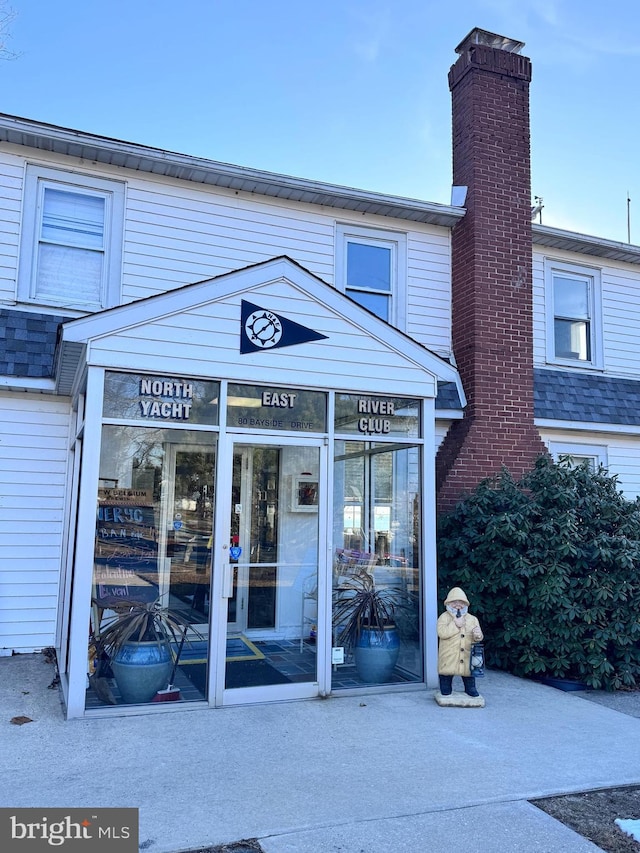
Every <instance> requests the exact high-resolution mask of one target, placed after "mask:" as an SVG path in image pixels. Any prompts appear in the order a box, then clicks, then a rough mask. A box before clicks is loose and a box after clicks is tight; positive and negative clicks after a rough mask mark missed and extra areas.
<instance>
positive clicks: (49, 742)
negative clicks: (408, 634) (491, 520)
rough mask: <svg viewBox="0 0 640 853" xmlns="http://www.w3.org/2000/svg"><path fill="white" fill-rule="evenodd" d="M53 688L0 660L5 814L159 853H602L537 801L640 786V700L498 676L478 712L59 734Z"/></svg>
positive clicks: (400, 710)
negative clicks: (134, 841) (78, 814)
mask: <svg viewBox="0 0 640 853" xmlns="http://www.w3.org/2000/svg"><path fill="white" fill-rule="evenodd" d="M52 678H53V667H52V666H51V665H48V664H46V663H45V661H44V658H43V657H42V656H41V655H21V656H15V657H11V658H0V711H1V713H0V726H1V727H2V741H1V744H2V745H1V748H0V754H1V755H2V767H3V771H4V772H3V773H2V776H1V781H0V805H2V806H12V807H25V806H36V807H37V806H42V807H46V806H60V807H68V808H70V807H81V806H87V807H91V806H94V807H106V806H111V807H114V806H133V807H138V808H139V809H140V842H141V849H144V850H149V851H151V853H174V851H182V850H189V849H191V848H196V847H206V846H208V845H213V844H220V843H223V842H232V841H237V840H239V839H243V838H255V837H257V838H258V839H259V841H260V843H261V845H262V847H263V848H264V850H265V851H267V853H307V851H308V853H311V851H313V853H318V851H322V853H333V852H334V851H339V853H404V851H407V853H409V851H411V853H416V851H440V850H446V849H449V848H451V847H452V846H453V847H458V846H463V848H464V850H465V853H475V852H476V851H477V853H493V851H500V853H518V851H523V853H524V851H527V853H529V851H532V850H535V851H549V853H552V851H553V853H557V851H558V850H563V851H567V853H572V852H573V851H576V853H578V851H597V850H598V849H599V848H597V847H595V845H593V844H591V843H590V842H588V841H586V840H585V839H583V838H582V837H581V836H579V835H577V834H576V833H574V832H573V831H571V830H569V829H568V828H566V827H565V826H563V825H562V824H560V823H558V822H557V821H554V820H553V819H552V818H551V817H549V816H548V815H546V814H544V813H543V812H541V811H540V810H538V809H537V808H535V806H532V805H530V804H529V803H528V802H527V800H529V799H531V798H535V797H541V796H548V795H554V794H559V793H565V792H570V791H581V790H586V789H590V788H599V787H608V786H617V785H625V784H640V720H639V719H638V718H637V716H633V714H635V713H637V714H638V715H640V694H628V693H627V694H616V695H615V696H614V697H611V698H610V700H607V698H606V694H601V693H593V694H580V693H563V692H561V691H558V690H555V689H554V688H552V687H545V686H542V685H540V684H536V683H534V682H530V681H525V680H521V679H518V678H515V677H513V676H509V675H506V674H504V673H499V672H489V673H488V674H487V677H486V678H485V679H484V680H483V682H480V686H481V688H482V694H483V695H484V697H485V699H486V707H485V708H484V709H460V708H440V707H439V706H438V705H436V703H435V702H434V700H433V692H432V691H429V690H425V691H420V692H406V693H393V694H376V695H368V696H363V697H354V696H349V697H346V696H345V697H341V698H340V697H337V698H332V699H329V700H326V701H321V700H317V701H306V702H291V703H283V704H275V705H262V706H257V705H256V706H248V707H240V708H231V709H225V710H205V709H198V710H191V711H188V710H185V711H178V712H172V713H160V714H156V715H147V716H138V717H124V718H103V719H94V720H86V721H85V720H83V721H78V720H76V721H71V722H65V721H64V720H63V715H62V709H61V705H60V697H59V694H58V692H57V690H48V689H47V686H48V684H49V683H50V682H51V679H52ZM587 695H588V696H589V698H588V699H586V698H585V697H586V696H587ZM625 697H626V699H627V700H628V701H626V705H625ZM590 700H593V701H590ZM607 701H610V703H612V704H617V705H618V707H619V709H618V710H615V709H614V708H611V707H607V705H606V704H601V702H607ZM620 706H622V707H620ZM18 715H25V716H28V717H31V718H32V719H33V722H31V723H28V724H25V725H22V726H17V725H11V724H10V722H9V720H10V719H11V718H12V717H15V716H18Z"/></svg>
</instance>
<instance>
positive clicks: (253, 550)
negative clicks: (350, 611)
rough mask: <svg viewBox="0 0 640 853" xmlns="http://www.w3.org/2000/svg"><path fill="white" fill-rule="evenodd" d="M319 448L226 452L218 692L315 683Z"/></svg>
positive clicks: (258, 447) (256, 448) (236, 448)
mask: <svg viewBox="0 0 640 853" xmlns="http://www.w3.org/2000/svg"><path fill="white" fill-rule="evenodd" d="M319 466H320V449H319V448H318V447H307V446H299V445H295V446H290V445H289V446H287V445H278V446H275V445H253V444H252V445H244V444H240V443H237V444H236V445H235V446H234V450H233V476H232V486H231V489H232V493H231V518H230V528H229V530H230V543H229V553H230V558H231V560H230V563H231V565H230V571H231V573H232V577H231V589H230V590H229V592H230V593H231V595H230V597H229V598H228V605H227V608H228V609H227V649H228V652H227V660H226V667H225V688H226V689H233V688H242V687H262V686H268V685H274V684H291V683H297V684H301V683H303V682H315V681H317V654H316V638H317V618H318V617H317V603H318V602H317V589H318V544H319V536H318V533H319V531H318V518H319Z"/></svg>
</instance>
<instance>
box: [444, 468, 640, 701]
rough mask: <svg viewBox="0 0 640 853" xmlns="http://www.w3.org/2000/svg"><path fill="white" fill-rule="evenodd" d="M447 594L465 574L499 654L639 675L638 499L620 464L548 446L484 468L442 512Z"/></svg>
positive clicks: (620, 683) (596, 672)
mask: <svg viewBox="0 0 640 853" xmlns="http://www.w3.org/2000/svg"><path fill="white" fill-rule="evenodd" d="M438 562H439V586H440V593H441V597H442V598H441V600H442V599H444V597H445V595H446V592H447V591H448V590H449V589H450V588H451V587H452V586H461V587H462V588H463V589H464V590H465V592H466V594H467V596H468V597H469V599H470V601H471V610H472V612H473V613H475V614H476V615H477V616H478V617H479V619H480V622H481V625H482V628H483V630H484V633H485V643H486V658H487V663H488V664H489V665H490V666H495V667H497V668H500V669H506V670H508V671H509V672H513V673H514V674H516V675H528V676H536V675H551V676H560V677H568V678H577V679H579V680H581V681H584V682H586V683H587V684H588V685H590V686H591V687H595V688H601V687H603V688H605V689H608V690H616V689H619V688H620V687H634V686H640V621H639V614H638V608H639V607H640V501H639V500H635V501H629V500H626V499H625V498H624V497H623V496H622V493H621V491H620V490H619V488H618V485H617V480H616V477H615V476H610V475H609V474H608V473H607V472H606V471H605V470H604V469H602V468H601V469H600V470H598V471H592V470H590V468H589V467H588V465H587V464H586V463H585V464H584V465H581V466H578V467H572V466H571V465H570V460H567V459H565V460H561V461H560V462H559V463H554V462H552V461H551V460H550V459H549V458H548V457H540V459H539V460H538V461H537V463H536V465H535V468H534V470H533V471H532V472H531V473H530V474H528V475H527V476H525V477H524V478H523V479H522V481H520V482H515V481H514V480H513V479H512V477H511V476H510V474H509V472H508V471H506V470H503V471H502V473H501V474H500V475H499V476H498V477H496V478H494V479H491V480H485V481H483V482H482V483H480V484H479V486H478V487H477V489H476V490H475V491H474V492H473V493H472V494H471V495H469V496H468V497H466V498H465V499H463V500H461V501H460V502H459V503H458V505H457V506H456V507H455V509H454V510H453V511H452V512H450V513H448V514H447V515H445V516H443V517H442V518H441V519H440V523H439V537H438Z"/></svg>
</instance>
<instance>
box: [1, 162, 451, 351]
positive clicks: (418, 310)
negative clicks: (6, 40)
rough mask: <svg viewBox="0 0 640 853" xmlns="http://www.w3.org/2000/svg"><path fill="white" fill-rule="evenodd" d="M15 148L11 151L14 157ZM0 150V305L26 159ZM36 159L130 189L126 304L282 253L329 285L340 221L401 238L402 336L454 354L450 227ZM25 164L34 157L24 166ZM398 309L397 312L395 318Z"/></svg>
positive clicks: (13, 251) (13, 257)
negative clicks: (118, 182) (403, 275)
mask: <svg viewBox="0 0 640 853" xmlns="http://www.w3.org/2000/svg"><path fill="white" fill-rule="evenodd" d="M14 152H15V153H14ZM20 153H21V152H20V149H19V148H17V147H15V146H6V151H4V152H1V153H0V191H2V192H3V193H4V196H5V201H4V204H3V207H5V206H6V209H5V210H3V211H2V213H0V217H2V219H0V231H2V237H3V238H4V239H2V240H0V242H1V243H3V244H5V245H3V246H2V248H0V301H1V300H3V299H5V300H8V301H11V302H13V300H15V274H16V266H17V249H18V236H19V226H20V199H21V191H22V176H23V169H24V157H23V156H22V157H21V156H20ZM32 159H33V161H34V162H38V163H41V164H44V165H49V166H53V167H56V168H62V169H64V168H67V169H69V170H73V171H74V172H77V173H82V174H87V175H91V174H95V175H96V176H99V177H102V178H105V177H106V178H112V179H116V180H121V181H122V180H124V181H126V184H127V192H126V211H125V233H124V238H123V240H124V244H123V245H124V254H123V270H122V302H123V303H128V302H131V301H134V300H137V299H142V298H145V297H147V296H153V295H155V294H158V293H162V292H164V291H166V290H172V289H174V288H176V287H180V286H182V285H185V284H190V283H192V282H197V281H203V280H204V279H208V278H212V277H214V276H216V275H219V274H220V273H226V272H230V271H232V270H235V269H241V268H243V267H246V266H250V265H251V264H255V263H259V262H261V261H265V260H268V259H270V258H273V257H277V256H280V255H287V256H288V257H290V258H292V259H293V260H294V261H296V262H297V263H299V264H301V265H302V266H303V267H305V268H306V269H308V270H309V271H310V272H312V273H314V275H317V276H318V277H319V278H321V279H323V281H325V282H327V283H328V284H335V280H334V279H335V234H336V223H337V222H338V221H339V222H354V223H357V224H358V225H360V226H368V227H372V228H377V229H383V230H384V229H389V230H390V231H392V232H404V233H406V235H407V318H408V319H407V324H408V325H407V331H408V332H409V334H411V335H412V336H413V337H414V338H415V339H416V340H418V341H419V342H420V343H421V344H423V345H424V346H426V347H428V348H429V349H432V350H433V351H434V352H437V353H438V354H439V355H443V356H445V357H446V356H448V355H449V352H450V337H451V332H450V245H449V231H448V229H446V228H441V227H436V226H431V225H421V224H417V223H412V222H411V223H410V222H406V221H403V220H397V219H390V218H387V217H380V216H371V215H367V216H363V215H362V214H358V213H350V212H349V211H343V210H335V211H334V210H331V209H328V208H324V207H320V206H315V205H309V204H299V203H295V202H288V201H286V200H284V199H271V198H267V197H261V196H259V195H251V194H249V193H246V192H244V193H236V192H235V191H233V190H225V189H219V188H215V187H210V186H206V185H199V184H194V183H190V182H187V181H178V180H171V179H168V178H164V177H162V176H159V175H151V174H149V175H147V174H145V175H144V176H143V175H142V174H141V173H139V172H134V171H131V170H127V169H120V168H115V167H108V166H92V165H91V164H87V163H83V162H80V161H75V160H74V159H73V158H63V157H60V156H56V155H49V154H47V153H45V152H37V156H36V157H34V158H32ZM30 161H31V160H30ZM401 313H403V312H401Z"/></svg>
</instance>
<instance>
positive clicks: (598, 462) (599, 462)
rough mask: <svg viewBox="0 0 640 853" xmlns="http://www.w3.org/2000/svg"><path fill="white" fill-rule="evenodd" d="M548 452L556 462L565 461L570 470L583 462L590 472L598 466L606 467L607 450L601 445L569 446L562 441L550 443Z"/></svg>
mask: <svg viewBox="0 0 640 853" xmlns="http://www.w3.org/2000/svg"><path fill="white" fill-rule="evenodd" d="M549 452H550V453H551V455H552V456H553V458H554V459H555V461H556V462H558V461H560V460H567V461H568V463H569V465H570V466H571V467H572V468H577V467H578V466H579V465H583V464H584V463H585V462H586V463H587V464H588V466H589V468H591V470H592V471H597V470H598V468H599V467H600V466H602V467H603V468H606V467H607V448H606V447H605V446H604V445H601V444H569V443H567V442H564V441H550V442H549Z"/></svg>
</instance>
